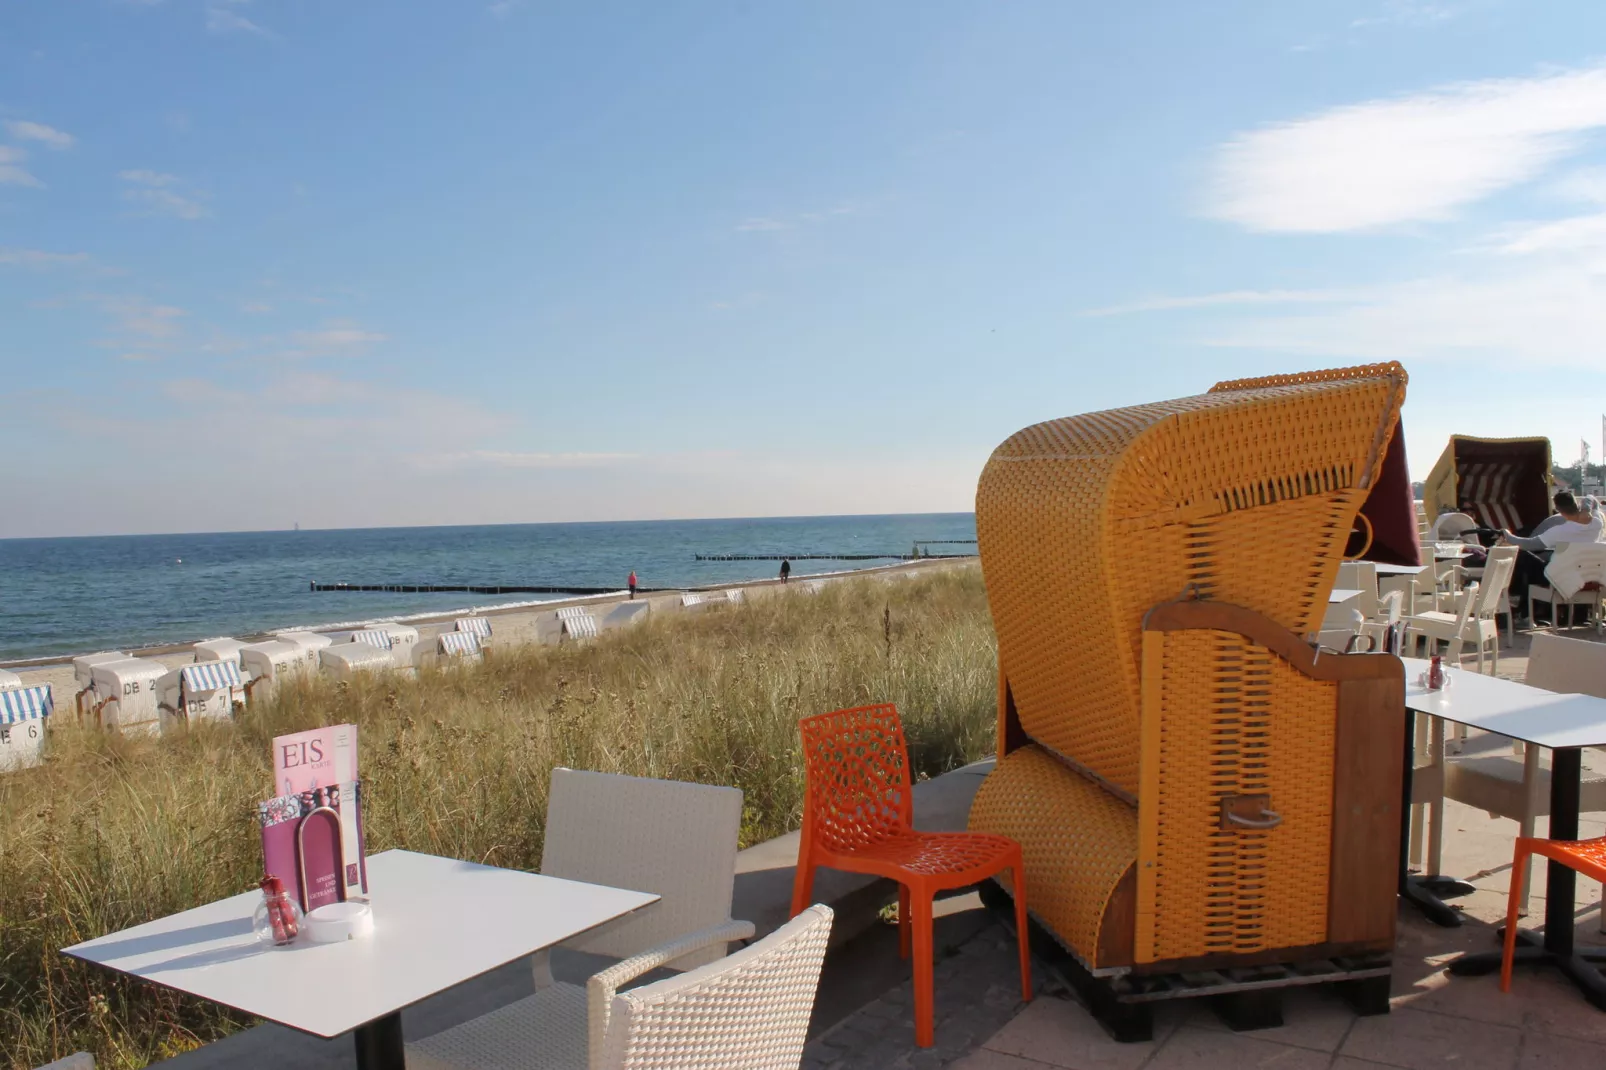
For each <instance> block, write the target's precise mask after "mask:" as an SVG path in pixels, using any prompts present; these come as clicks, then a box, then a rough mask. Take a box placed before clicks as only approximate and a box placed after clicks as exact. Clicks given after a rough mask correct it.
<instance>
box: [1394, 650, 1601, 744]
mask: <svg viewBox="0 0 1606 1070" xmlns="http://www.w3.org/2000/svg"><path fill="white" fill-rule="evenodd" d="M1400 660H1401V661H1402V662H1404V663H1405V705H1406V707H1407V708H1408V709H1412V710H1415V711H1417V712H1418V713H1426V714H1430V715H1431V716H1434V717H1442V718H1443V719H1444V720H1446V721H1455V722H1457V723H1458V724H1464V725H1469V726H1471V727H1473V728H1481V729H1483V730H1484V731H1486V732H1498V733H1500V734H1501V735H1503V736H1510V737H1511V738H1512V739H1520V740H1522V741H1524V742H1525V743H1533V744H1535V745H1537V746H1540V747H1601V746H1606V699H1599V698H1595V697H1593V696H1591V695H1561V694H1557V693H1556V692H1554V691H1546V690H1544V689H1543V688H1539V687H1529V686H1528V685H1527V684H1519V683H1517V682H1516V681H1515V680H1502V679H1500V678H1499V677H1496V676H1485V675H1483V674H1482V673H1478V672H1474V671H1472V670H1471V669H1450V670H1449V672H1450V676H1451V680H1452V683H1451V685H1450V686H1449V687H1447V688H1445V689H1444V690H1442V691H1429V690H1427V689H1426V688H1425V687H1423V686H1422V685H1421V684H1419V683H1417V678H1418V677H1420V676H1421V675H1422V674H1423V673H1424V672H1426V671H1427V669H1428V661H1427V660H1426V659H1425V658H1401V659H1400Z"/></svg>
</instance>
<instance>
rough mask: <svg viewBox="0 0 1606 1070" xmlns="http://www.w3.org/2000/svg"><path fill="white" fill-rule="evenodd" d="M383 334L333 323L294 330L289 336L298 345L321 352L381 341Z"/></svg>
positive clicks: (354, 347) (358, 347)
mask: <svg viewBox="0 0 1606 1070" xmlns="http://www.w3.org/2000/svg"><path fill="white" fill-rule="evenodd" d="M385 337H386V336H385V335H383V334H380V333H379V332H378V331H366V330H363V329H362V328H360V327H353V326H349V325H339V324H337V325H333V326H329V327H325V328H323V329H322V330H317V331H296V332H295V333H294V334H292V335H291V336H290V338H291V341H293V342H294V343H295V344H296V345H298V346H303V347H305V348H307V349H311V350H317V351H321V352H329V351H333V350H352V349H360V348H362V347H365V346H370V345H373V344H375V343H377V342H383V341H384V340H385Z"/></svg>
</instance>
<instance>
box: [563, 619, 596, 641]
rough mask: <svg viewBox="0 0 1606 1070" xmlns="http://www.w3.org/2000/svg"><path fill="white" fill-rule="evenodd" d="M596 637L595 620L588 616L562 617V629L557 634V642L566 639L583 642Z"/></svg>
mask: <svg viewBox="0 0 1606 1070" xmlns="http://www.w3.org/2000/svg"><path fill="white" fill-rule="evenodd" d="M596 637H597V619H596V618H595V617H592V616H590V615H588V614H585V613H581V614H579V615H578V616H573V617H564V618H563V629H562V631H560V632H559V634H558V640H559V642H562V641H564V640H566V639H572V640H585V639H595V638H596Z"/></svg>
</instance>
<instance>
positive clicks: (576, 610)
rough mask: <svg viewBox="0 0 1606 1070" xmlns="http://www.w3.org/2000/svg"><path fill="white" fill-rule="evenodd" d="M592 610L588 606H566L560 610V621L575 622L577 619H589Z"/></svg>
mask: <svg viewBox="0 0 1606 1070" xmlns="http://www.w3.org/2000/svg"><path fill="white" fill-rule="evenodd" d="M589 616H591V610H590V609H589V608H588V607H586V606H564V607H563V608H562V609H560V610H558V619H559V620H573V619H574V618H576V617H589Z"/></svg>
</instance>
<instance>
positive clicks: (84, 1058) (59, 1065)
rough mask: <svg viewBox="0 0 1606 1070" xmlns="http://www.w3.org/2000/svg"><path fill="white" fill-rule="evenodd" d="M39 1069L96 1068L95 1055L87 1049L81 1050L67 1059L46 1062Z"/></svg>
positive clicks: (86, 1069)
mask: <svg viewBox="0 0 1606 1070" xmlns="http://www.w3.org/2000/svg"><path fill="white" fill-rule="evenodd" d="M39 1070H95V1057H94V1056H93V1055H91V1054H89V1053H88V1052H87V1051H80V1052H77V1053H75V1054H73V1055H69V1056H67V1057H66V1058H65V1059H57V1060H56V1061H55V1062H53V1063H46V1064H45V1065H44V1066H41V1067H40V1068H39Z"/></svg>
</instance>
